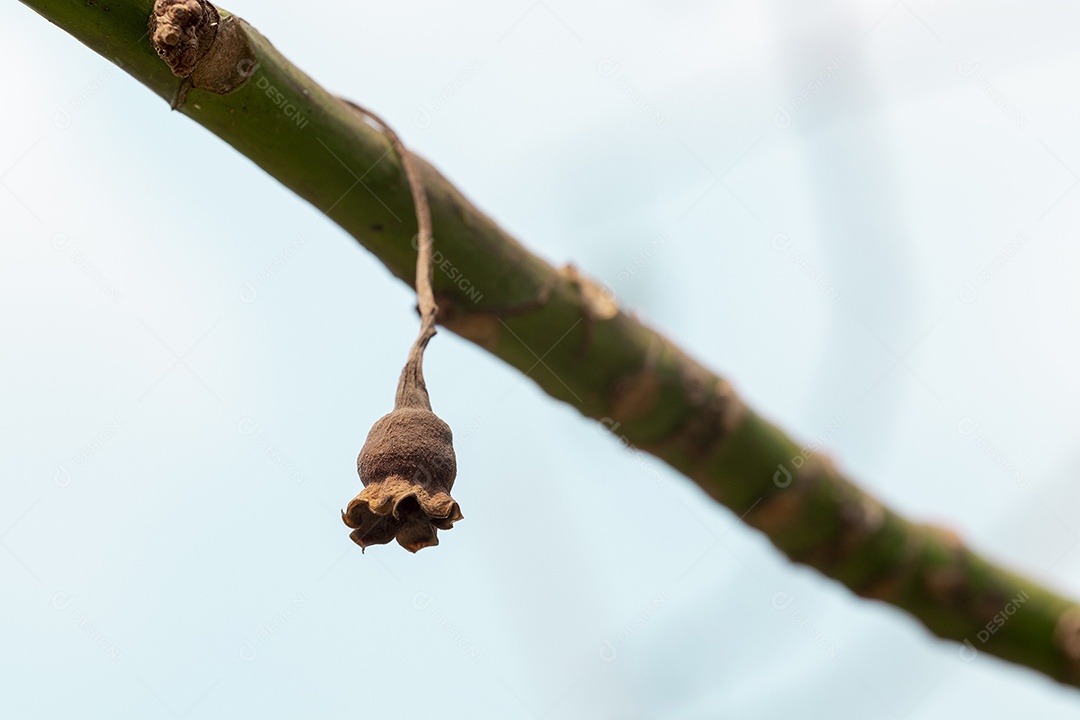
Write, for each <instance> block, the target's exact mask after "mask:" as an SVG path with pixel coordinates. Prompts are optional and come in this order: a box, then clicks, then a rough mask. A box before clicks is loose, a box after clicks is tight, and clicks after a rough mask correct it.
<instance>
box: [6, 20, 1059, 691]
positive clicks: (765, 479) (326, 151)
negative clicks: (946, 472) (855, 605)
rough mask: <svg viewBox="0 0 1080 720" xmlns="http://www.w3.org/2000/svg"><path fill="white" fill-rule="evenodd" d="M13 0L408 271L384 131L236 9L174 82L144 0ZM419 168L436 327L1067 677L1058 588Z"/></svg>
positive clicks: (955, 632)
mask: <svg viewBox="0 0 1080 720" xmlns="http://www.w3.org/2000/svg"><path fill="white" fill-rule="evenodd" d="M23 2H24V3H25V4H26V5H29V6H30V7H32V8H33V9H35V10H36V11H37V12H39V13H40V14H42V15H43V16H45V17H46V18H48V19H49V20H50V21H52V22H53V23H55V24H57V25H58V26H60V27H61V28H62V29H64V30H66V31H67V32H69V33H71V34H72V35H73V36H75V37H76V38H77V39H79V40H80V41H82V42H83V43H84V44H86V45H87V46H89V47H90V48H92V49H93V50H95V51H96V52H98V53H100V54H101V55H103V56H105V57H106V58H108V59H109V60H111V61H113V62H114V63H116V64H117V65H119V66H120V67H122V68H123V69H124V70H126V71H127V72H128V73H130V74H131V75H132V76H133V77H135V78H136V79H137V80H139V81H140V82H142V83H143V84H145V85H146V86H147V87H148V88H150V89H151V90H152V91H154V92H155V93H157V94H158V95H160V96H161V97H162V98H164V99H166V100H167V101H169V102H170V103H177V104H180V111H181V112H182V113H183V114H185V115H187V116H188V117H190V118H191V119H193V120H195V121H196V122H198V123H199V124H201V125H203V126H204V127H206V128H207V129H208V130H210V131H211V132H213V133H214V134H216V135H218V136H219V137H220V138H222V139H223V140H225V141H226V142H228V143H229V144H230V145H232V146H233V147H234V148H236V149H237V150H239V151H240V152H241V153H243V154H244V155H246V156H247V157H248V158H250V159H251V160H252V161H254V162H255V163H256V164H257V165H259V166H260V167H261V168H263V169H264V170H266V172H268V173H270V174H271V175H272V176H274V177H275V178H277V179H278V180H279V181H280V182H281V183H282V184H283V185H285V186H286V187H288V188H289V189H290V190H292V191H293V192H295V193H296V194H298V195H299V196H300V197H302V198H304V199H305V200H307V201H308V202H309V203H311V204H312V205H314V206H315V207H317V208H318V209H319V210H321V211H323V212H324V213H326V214H327V215H328V216H329V217H330V218H331V219H332V220H333V221H334V222H336V223H337V224H338V225H340V226H341V227H342V228H344V229H345V230H346V231H348V232H349V233H350V234H351V235H352V236H353V237H355V238H356V239H357V240H358V241H359V242H360V243H361V244H362V245H363V246H364V247H366V248H367V249H368V250H370V251H371V252H372V253H373V254H374V255H375V256H376V257H377V258H378V259H379V260H380V261H381V262H383V263H384V264H385V265H386V266H387V267H388V268H389V269H390V270H391V271H392V272H393V273H394V274H395V275H396V276H398V277H399V278H401V279H402V280H404V281H405V282H407V283H409V284H412V283H413V279H414V273H415V269H416V250H415V247H414V242H413V240H412V238H413V237H414V236H415V233H416V231H417V228H416V226H415V220H414V218H415V215H414V212H413V206H412V200H411V196H410V192H409V186H408V183H407V182H406V179H405V176H404V174H403V173H402V168H401V165H400V163H399V162H398V160H397V158H396V155H395V154H394V153H393V152H390V149H391V148H390V144H389V141H388V140H387V138H386V137H385V136H384V135H383V134H381V133H380V132H379V130H378V129H376V128H375V127H373V126H371V125H369V124H367V123H366V122H364V120H363V119H362V117H361V116H360V115H359V114H358V113H356V112H354V111H353V110H352V109H351V108H350V107H348V106H347V105H346V104H345V103H343V102H342V101H341V100H339V99H338V98H337V97H335V96H333V95H331V94H330V93H328V92H327V91H326V90H324V89H323V88H321V87H320V86H319V85H318V84H317V83H315V82H314V81H313V80H312V79H311V78H309V77H308V76H306V75H305V74H304V73H302V72H301V71H300V70H299V69H297V68H296V67H295V66H294V65H293V64H292V63H290V62H289V61H288V60H287V59H285V58H284V57H282V56H281V54H279V53H278V52H277V50H275V49H274V47H273V46H272V45H271V44H270V43H269V42H268V41H267V40H266V39H265V38H264V37H262V36H261V35H260V34H259V33H258V32H256V31H255V30H254V29H252V28H251V27H250V26H248V25H247V24H246V23H244V22H243V21H240V20H237V19H236V18H231V17H229V16H228V15H226V14H225V13H224V12H223V17H224V18H225V20H226V21H227V22H225V21H223V23H222V25H223V26H226V25H228V26H229V27H230V28H231V29H230V31H229V32H228V33H220V35H222V36H227V37H228V38H229V42H230V43H234V44H230V46H229V47H225V48H218V50H219V51H216V55H215V56H216V58H217V60H216V65H214V67H211V66H210V65H211V64H210V63H206V64H202V63H201V64H200V65H199V66H198V67H196V69H195V72H194V75H193V78H194V80H195V82H194V87H191V88H190V89H186V88H184V87H182V85H186V83H182V81H181V79H180V78H178V77H176V76H174V75H173V74H172V72H171V71H170V69H169V67H168V66H167V65H166V63H165V62H164V61H163V60H162V58H160V57H158V55H157V54H156V53H155V51H154V50H153V48H152V47H151V44H150V40H149V39H148V37H147V35H146V28H147V20H148V18H149V16H150V14H151V11H152V2H151V0H109V2H108V3H105V2H73V1H72V0H51V1H48V2H47V1H45V0H23ZM106 5H107V7H106ZM235 43H238V44H235ZM219 44H220V43H219ZM211 54H215V53H211ZM222 58H224V60H222ZM182 60H183V59H182V58H181V59H180V60H177V62H181V61H182ZM226 61H229V62H232V67H225V66H226V65H227V64H228V63H227V62H226ZM205 88H210V89H205ZM185 90H186V95H185V92H184V91H185ZM219 93H220V94H219ZM163 122H167V120H166V119H165V118H163ZM420 171H421V173H422V174H423V177H424V182H425V184H426V187H427V192H428V196H429V198H430V201H431V214H432V219H433V223H434V228H435V237H436V239H437V246H438V248H439V252H440V253H441V254H442V256H443V258H444V263H443V269H442V270H441V271H437V272H436V273H435V291H436V294H437V295H438V298H439V305H440V318H439V320H440V323H441V324H442V325H443V326H444V327H447V328H449V329H450V330H452V331H454V332H456V333H458V334H459V335H461V336H463V337H465V338H467V339H469V340H471V341H473V342H474V343H476V344H477V345H480V346H481V347H483V348H484V349H486V350H488V351H489V352H491V353H493V354H494V355H496V356H498V357H499V358H501V359H502V360H504V361H505V362H506V363H508V364H509V365H512V366H513V367H515V368H518V369H519V370H521V371H523V372H527V373H528V375H529V377H530V378H531V379H532V380H533V381H534V382H536V383H537V384H538V385H539V386H540V387H541V388H543V389H544V391H545V392H547V393H548V394H550V395H551V396H552V397H554V398H557V399H558V400H561V401H563V402H566V403H568V404H570V405H572V406H573V407H574V408H576V409H577V410H578V411H579V412H581V413H582V414H584V415H587V416H589V417H591V418H595V419H597V420H599V421H600V422H601V423H602V424H603V425H604V426H605V427H607V428H608V429H609V430H611V431H612V432H614V433H615V434H617V435H619V436H620V437H622V438H624V439H625V441H626V442H628V443H630V444H632V445H633V446H634V447H636V448H637V449H639V450H642V451H645V452H649V453H651V454H653V455H655V456H656V457H658V458H660V459H662V460H663V461H664V462H666V463H668V464H669V465H670V466H671V467H673V468H675V469H676V470H678V471H679V472H681V473H683V474H684V475H686V476H687V477H688V478H690V479H692V480H693V481H694V482H696V483H697V484H698V485H700V486H701V487H702V488H703V489H704V490H705V491H706V492H708V493H709V494H710V495H711V496H712V497H713V498H715V499H716V500H717V501H718V502H720V503H722V504H724V505H725V506H727V507H728V508H730V509H731V510H732V511H733V512H734V513H735V514H736V515H738V516H740V517H742V518H743V519H744V520H745V522H746V523H748V524H749V525H751V526H752V527H755V528H757V529H758V530H760V531H762V532H764V533H765V534H766V535H768V536H769V538H770V539H771V540H772V542H773V543H774V544H775V545H776V546H777V547H778V548H779V549H780V550H782V551H783V552H784V553H785V554H787V556H788V557H790V558H791V559H792V560H794V561H796V562H799V563H804V564H806V565H810V566H812V567H814V568H817V569H818V570H819V571H821V572H822V573H824V574H825V575H828V576H829V577H832V578H834V579H836V580H838V581H840V582H842V583H843V584H844V585H846V586H847V587H849V588H850V589H851V590H852V591H853V592H855V593H857V594H858V595H860V596H862V597H866V598H872V599H876V600H880V601H884V602H887V603H890V604H892V605H894V606H896V607H898V608H902V609H904V610H906V611H907V612H909V613H911V614H912V615H913V616H915V617H916V618H918V619H919V620H920V621H921V622H922V623H923V624H924V625H925V626H926V627H927V628H929V629H930V631H931V632H933V633H934V634H935V635H937V636H939V637H941V638H946V639H950V640H955V641H958V642H964V643H965V645H964V646H962V647H961V648H960V653H961V655H965V654H966V655H968V656H970V655H972V654H973V653H974V652H975V651H980V652H986V653H990V654H992V655H996V656H998V657H1000V658H1003V659H1005V660H1009V661H1011V662H1014V663H1018V664H1021V665H1026V666H1028V667H1030V668H1034V669H1035V670H1038V671H1040V672H1043V673H1045V674H1046V675H1048V676H1050V677H1052V678H1054V679H1056V680H1059V681H1061V682H1064V683H1068V684H1071V685H1077V686H1080V607H1078V606H1077V605H1076V604H1075V603H1073V602H1072V601H1070V600H1067V599H1065V598H1063V597H1060V596H1058V595H1056V594H1055V593H1053V592H1051V591H1050V590H1048V589H1046V588H1043V587H1041V586H1040V585H1038V584H1036V583H1035V582H1033V581H1031V580H1028V579H1026V578H1023V577H1020V576H1017V575H1014V574H1012V573H1010V572H1008V571H1006V570H1003V569H1002V568H1000V567H998V566H997V565H995V564H992V563H990V562H988V561H987V560H984V559H983V558H981V557H980V556H978V555H976V554H975V553H973V552H972V551H970V550H969V549H967V548H966V547H965V546H964V545H963V544H962V543H961V542H960V541H959V539H958V538H956V537H955V536H953V535H951V534H949V533H948V532H945V531H942V530H939V529H937V528H934V527H931V526H927V525H920V524H916V523H913V522H910V521H908V520H906V519H904V518H902V517H900V516H899V515H897V514H896V513H894V512H892V511H891V510H889V509H888V508H886V507H884V506H883V505H882V504H881V503H880V502H878V501H877V500H875V499H874V498H873V497H871V496H870V495H868V494H866V493H865V492H863V491H862V490H860V489H859V488H858V487H856V486H855V485H854V484H853V483H852V482H850V481H849V480H848V479H846V478H845V477H844V476H843V475H842V474H841V473H840V472H839V471H838V470H837V469H836V468H835V467H834V466H833V465H832V464H831V463H830V462H829V461H828V460H827V459H825V458H823V457H821V456H814V457H811V458H810V459H808V460H805V461H802V462H800V459H801V448H800V446H799V445H798V444H797V443H795V442H794V441H792V440H791V439H789V438H788V437H787V436H786V435H784V433H782V432H781V431H780V430H778V429H777V428H776V427H774V426H773V425H771V424H769V423H768V422H767V421H766V420H764V419H762V418H761V417H760V416H758V415H757V414H755V413H754V412H753V411H751V410H749V409H748V408H747V407H746V406H745V405H744V404H743V403H742V401H741V400H740V399H739V398H738V397H737V396H736V394H735V393H734V392H733V391H732V389H731V386H730V385H729V384H728V383H727V382H726V381H724V380H723V379H721V378H719V377H718V376H716V375H715V374H713V373H712V372H710V371H709V370H708V369H706V368H705V367H703V366H702V365H701V364H699V363H698V362H697V361H695V360H694V359H692V358H690V357H689V356H687V355H686V354H684V353H683V352H682V351H681V350H680V349H679V348H678V347H676V346H675V345H674V344H673V343H671V342H670V341H669V340H667V339H665V338H664V337H663V336H662V335H660V334H659V333H657V332H656V331H655V330H653V329H652V328H650V327H648V326H646V325H644V324H643V323H641V322H640V321H639V320H638V319H636V318H635V317H634V316H632V315H629V314H627V313H625V312H623V311H621V310H620V309H619V308H617V307H616V306H615V305H614V304H613V303H612V302H611V300H610V299H609V298H608V297H607V296H606V295H605V293H604V292H603V291H602V290H601V289H600V288H599V287H598V286H597V285H596V284H595V283H593V282H592V281H590V280H589V279H587V278H585V277H583V276H581V275H579V274H578V273H577V272H576V271H574V270H573V268H564V269H561V270H559V269H556V268H554V267H552V266H551V265H549V264H548V263H546V262H545V261H543V260H541V259H540V258H538V257H537V256H535V255H533V254H532V253H530V252H529V251H528V250H526V249H525V248H524V247H522V246H521V245H520V244H519V243H518V242H517V241H516V240H514V239H513V238H512V237H510V236H509V235H507V234H506V232H504V231H503V230H501V229H500V228H499V227H498V226H497V225H495V223H494V222H493V221H492V220H491V219H490V218H488V217H487V216H486V215H484V214H483V213H482V212H481V211H480V210H478V209H477V208H476V207H474V206H473V205H472V204H471V203H470V202H469V201H468V200H467V199H466V198H465V197H463V196H462V195H461V193H460V192H458V191H457V190H456V189H455V188H454V187H453V186H452V185H451V184H450V183H449V182H447V180H446V179H445V178H443V177H442V176H441V175H440V174H439V173H438V172H437V171H436V170H435V169H434V168H432V167H431V166H430V165H427V164H426V163H421V166H420ZM451 269H452V271H451ZM462 278H464V279H465V280H467V282H461V279H462ZM462 286H465V287H475V288H480V289H482V295H479V294H478V293H476V292H472V293H468V292H466V291H465V290H462V289H461V287H462ZM568 328H569V329H570V330H569V332H568V331H567V330H568ZM564 333H565V335H564ZM560 337H562V339H561V341H559V342H558V343H555V341H556V340H557V339H558V338H560ZM553 343H555V345H554V347H552V344H553ZM549 348H551V349H550V350H549Z"/></svg>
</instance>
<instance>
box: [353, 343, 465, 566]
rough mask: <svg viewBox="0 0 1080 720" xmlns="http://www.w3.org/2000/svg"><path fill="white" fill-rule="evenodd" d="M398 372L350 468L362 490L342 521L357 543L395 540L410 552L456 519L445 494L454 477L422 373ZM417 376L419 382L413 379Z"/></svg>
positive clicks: (445, 433) (443, 427)
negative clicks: (386, 408)
mask: <svg viewBox="0 0 1080 720" xmlns="http://www.w3.org/2000/svg"><path fill="white" fill-rule="evenodd" d="M411 366H412V358H410V363H409V365H407V366H406V368H405V372H403V373H402V378H401V384H400V385H399V388H398V400H397V402H396V403H395V406H394V411H393V412H392V413H390V414H389V415H384V416H383V417H382V418H380V419H379V421H378V422H376V423H375V425H374V427H372V428H371V432H369V433H368V436H367V441H366V442H365V443H364V447H363V449H361V450H360V455H359V457H357V459H356V469H357V471H358V472H359V473H360V481H361V482H363V483H364V490H363V491H362V492H361V493H360V494H359V495H357V496H356V498H354V499H353V501H352V502H350V503H349V507H348V508H347V509H346V510H345V512H343V513H342V520H344V521H345V524H346V525H347V526H349V527H350V528H353V532H352V534H351V535H350V537H351V538H352V539H353V542H355V543H356V544H357V545H359V546H360V547H361V548H366V547H367V546H368V545H382V544H385V543H388V542H390V541H391V540H394V539H395V538H396V539H397V541H398V543H399V544H400V545H401V546H402V547H404V548H405V549H406V550H409V551H410V552H416V551H417V550H420V549H421V548H425V547H429V546H432V545H438V544H439V538H438V532H437V531H438V530H449V529H450V528H451V527H453V525H454V523H455V522H457V521H458V520H461V519H462V515H461V509H460V507H459V506H458V504H457V502H455V501H454V499H453V498H452V497H450V490H451V488H453V486H454V478H455V477H456V476H457V459H456V457H455V455H454V446H453V439H454V436H453V433H452V432H451V430H450V426H449V425H447V424H446V423H445V422H443V421H442V420H441V419H440V418H439V416H438V415H436V414H435V413H433V412H431V405H430V403H429V402H428V399H427V398H428V395H427V389H426V388H425V387H424V385H423V377H422V376H420V377H419V378H418V377H417V374H416V373H415V372H410V370H411ZM417 380H419V384H417Z"/></svg>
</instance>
